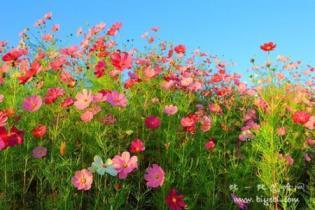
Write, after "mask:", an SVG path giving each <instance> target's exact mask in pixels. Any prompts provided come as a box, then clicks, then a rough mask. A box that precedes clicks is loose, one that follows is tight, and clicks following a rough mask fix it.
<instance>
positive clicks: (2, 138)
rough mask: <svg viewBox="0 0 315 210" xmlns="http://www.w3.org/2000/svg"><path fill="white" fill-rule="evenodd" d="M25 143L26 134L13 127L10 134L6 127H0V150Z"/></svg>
mask: <svg viewBox="0 0 315 210" xmlns="http://www.w3.org/2000/svg"><path fill="white" fill-rule="evenodd" d="M23 141H24V132H23V131H20V130H18V129H17V128H16V127H12V128H11V130H10V131H9V132H8V131H7V130H6V128H5V127H0V150H4V149H6V148H8V147H13V146H15V145H17V144H22V143H23Z"/></svg>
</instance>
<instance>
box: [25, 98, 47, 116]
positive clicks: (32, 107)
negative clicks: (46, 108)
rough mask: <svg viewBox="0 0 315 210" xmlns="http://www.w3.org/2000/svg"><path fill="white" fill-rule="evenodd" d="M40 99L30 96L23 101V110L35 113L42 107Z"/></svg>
mask: <svg viewBox="0 0 315 210" xmlns="http://www.w3.org/2000/svg"><path fill="white" fill-rule="evenodd" d="M42 103H43V102H42V99H41V97H40V96H30V97H28V98H25V99H24V101H23V108H24V109H25V110H26V111H29V112H36V111H37V110H39V108H40V107H41V106H42Z"/></svg>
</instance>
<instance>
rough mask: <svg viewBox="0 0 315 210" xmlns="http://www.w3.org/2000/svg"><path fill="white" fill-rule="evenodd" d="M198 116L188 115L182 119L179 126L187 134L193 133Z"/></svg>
mask: <svg viewBox="0 0 315 210" xmlns="http://www.w3.org/2000/svg"><path fill="white" fill-rule="evenodd" d="M197 121H198V116H197V115H196V114H189V115H188V116H187V117H183V118H182V119H181V121H180V124H181V125H182V126H183V127H184V130H185V131H187V132H189V133H194V132H195V130H196V123H197Z"/></svg>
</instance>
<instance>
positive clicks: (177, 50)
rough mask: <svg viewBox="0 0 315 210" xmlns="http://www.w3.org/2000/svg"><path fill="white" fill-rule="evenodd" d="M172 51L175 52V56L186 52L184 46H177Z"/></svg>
mask: <svg viewBox="0 0 315 210" xmlns="http://www.w3.org/2000/svg"><path fill="white" fill-rule="evenodd" d="M174 50H175V52H176V53H177V54H185V52H186V47H185V46H184V45H182V44H179V45H177V46H176V47H175V48H174Z"/></svg>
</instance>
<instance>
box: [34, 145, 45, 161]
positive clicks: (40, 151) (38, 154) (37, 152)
mask: <svg viewBox="0 0 315 210" xmlns="http://www.w3.org/2000/svg"><path fill="white" fill-rule="evenodd" d="M32 155H33V157H34V158H36V159H40V158H43V157H45V156H46V155H47V148H46V147H42V146H38V147H35V148H34V149H33V151H32Z"/></svg>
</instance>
